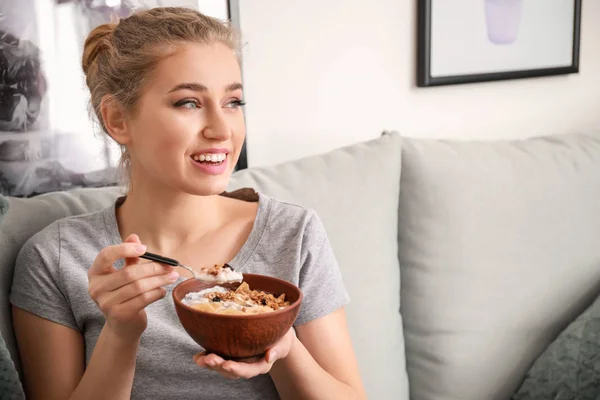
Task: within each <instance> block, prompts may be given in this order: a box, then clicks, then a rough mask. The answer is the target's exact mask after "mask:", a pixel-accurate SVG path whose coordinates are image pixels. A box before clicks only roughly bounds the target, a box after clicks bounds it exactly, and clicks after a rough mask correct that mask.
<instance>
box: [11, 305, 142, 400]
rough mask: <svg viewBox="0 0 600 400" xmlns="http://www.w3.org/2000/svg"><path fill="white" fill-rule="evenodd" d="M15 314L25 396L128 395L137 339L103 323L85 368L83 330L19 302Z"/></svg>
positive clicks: (111, 396) (37, 397)
mask: <svg viewBox="0 0 600 400" xmlns="http://www.w3.org/2000/svg"><path fill="white" fill-rule="evenodd" d="M13 320H14V328H15V334H16V336H17V342H18V346H19V353H20V357H21V364H22V366H23V373H24V377H25V379H24V380H25V385H24V386H25V391H26V393H27V398H28V399H33V400H37V399H43V400H54V399H95V398H97V399H107V398H110V399H129V394H130V393H131V385H132V383H133V373H134V370H135V358H136V354H137V349H138V343H136V342H134V343H127V342H125V341H123V340H120V339H119V338H117V337H116V336H115V335H113V334H111V331H110V330H109V329H107V328H106V326H105V327H104V329H103V330H102V332H101V334H100V337H99V338H98V342H97V344H96V347H95V349H94V353H93V354H92V357H91V360H90V363H89V365H88V367H87V369H85V347H84V341H83V336H82V335H81V333H79V332H77V331H76V330H74V329H72V328H69V327H66V326H64V325H60V324H57V323H55V322H51V321H49V320H47V319H44V318H41V317H38V316H36V315H34V314H32V313H29V312H27V311H24V310H22V309H20V308H18V307H13ZM84 370H85V373H84Z"/></svg>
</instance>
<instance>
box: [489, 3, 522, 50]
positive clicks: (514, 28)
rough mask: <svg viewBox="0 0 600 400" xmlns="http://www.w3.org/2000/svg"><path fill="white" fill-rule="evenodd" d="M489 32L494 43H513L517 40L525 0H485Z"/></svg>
mask: <svg viewBox="0 0 600 400" xmlns="http://www.w3.org/2000/svg"><path fill="white" fill-rule="evenodd" d="M484 1H485V22H486V26H487V34H488V38H489V40H490V42H492V43H493V44H500V45H506V44H512V43H514V42H515V41H516V40H517V36H518V34H519V25H520V24H521V11H522V8H523V0H484Z"/></svg>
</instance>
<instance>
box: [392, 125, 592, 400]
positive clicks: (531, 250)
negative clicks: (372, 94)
mask: <svg viewBox="0 0 600 400" xmlns="http://www.w3.org/2000/svg"><path fill="white" fill-rule="evenodd" d="M398 221H399V227H400V228H399V235H398V237H399V253H398V254H399V258H400V265H401V272H402V291H401V293H402V296H401V301H402V315H403V320H404V324H405V325H404V326H405V339H406V346H407V353H406V354H407V368H408V373H409V378H410V382H411V399H414V400H433V399H435V400H444V399H448V400H450V399H452V400H481V399H507V398H509V396H510V393H511V392H512V391H513V390H514V389H516V388H517V387H518V385H519V383H520V381H521V380H522V378H523V376H524V375H525V372H526V371H527V369H528V368H529V366H530V365H531V363H532V362H533V361H534V359H535V358H536V357H537V356H538V355H539V354H540V353H541V352H542V351H543V350H544V349H545V348H546V346H547V345H548V344H549V343H550V342H551V341H552V339H553V338H554V337H555V336H556V335H557V334H558V332H560V331H561V330H562V329H563V328H564V327H565V326H566V325H567V324H568V323H569V322H570V321H571V320H572V319H573V318H574V317H575V316H576V315H577V314H578V313H579V312H581V311H582V309H583V308H584V307H585V306H586V305H587V304H589V302H590V301H591V299H592V298H594V297H595V296H596V294H597V293H598V291H599V289H600V288H599V283H600V138H599V137H594V136H586V135H566V136H559V137H545V138H533V139H528V140H520V141H502V142H481V143H477V142H475V143H474V142H471V143H467V142H453V141H438V140H416V139H405V141H404V143H403V161H402V181H401V191H400V209H399V219H398Z"/></svg>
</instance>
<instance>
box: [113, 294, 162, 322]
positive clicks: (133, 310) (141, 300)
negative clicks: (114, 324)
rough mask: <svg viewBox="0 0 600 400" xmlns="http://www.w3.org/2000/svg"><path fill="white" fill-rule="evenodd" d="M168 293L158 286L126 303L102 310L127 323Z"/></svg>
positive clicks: (116, 319)
mask: <svg viewBox="0 0 600 400" xmlns="http://www.w3.org/2000/svg"><path fill="white" fill-rule="evenodd" d="M166 294H167V291H166V290H165V289H164V288H162V287H159V288H156V289H153V290H150V291H147V292H144V293H142V294H140V295H139V296H136V297H134V298H132V299H130V300H128V301H126V302H124V303H121V304H117V305H114V306H111V307H109V308H107V309H106V310H102V312H103V313H105V315H106V316H107V318H111V319H112V320H114V321H118V322H119V323H124V322H125V323H126V322H127V321H131V320H132V319H133V318H135V317H136V316H137V315H138V314H139V313H140V312H142V310H143V309H144V308H146V307H147V306H148V305H150V304H152V303H154V302H155V301H157V300H160V299H162V298H163V297H165V295H166Z"/></svg>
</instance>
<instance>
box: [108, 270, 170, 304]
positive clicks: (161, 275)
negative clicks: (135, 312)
mask: <svg viewBox="0 0 600 400" xmlns="http://www.w3.org/2000/svg"><path fill="white" fill-rule="evenodd" d="M157 266H158V267H159V268H158V269H155V268H148V269H147V270H149V271H150V272H148V271H141V272H139V271H133V270H138V269H139V270H142V269H143V268H142V265H140V266H137V267H135V268H133V267H129V268H124V269H123V270H121V271H119V272H117V273H115V274H112V275H111V276H109V277H106V278H107V279H106V280H107V281H108V280H109V278H113V275H114V276H115V279H112V282H110V284H112V285H113V286H117V285H120V286H119V287H118V288H116V289H115V290H108V291H106V290H105V291H103V293H102V294H101V295H100V296H99V298H98V299H97V301H98V306H99V307H100V309H102V310H104V309H109V308H111V307H112V306H114V305H117V304H120V303H125V302H127V301H129V300H131V299H134V298H135V297H138V296H140V295H142V294H143V293H146V292H150V291H152V290H154V289H157V288H160V287H162V286H165V285H169V284H171V283H173V282H175V281H176V280H177V278H179V274H178V273H177V272H176V271H171V272H168V273H165V272H164V268H162V267H161V266H160V265H157ZM127 269H128V270H130V271H133V272H128V271H125V270H127ZM155 270H156V271H160V272H158V273H157V274H154V273H155ZM143 273H152V274H154V275H151V276H147V277H143V276H144V275H143ZM125 276H126V277H125ZM136 276H142V277H141V278H138V279H135V277H136ZM119 277H120V278H122V279H120V280H119V279H118V278H119ZM132 277H133V278H132ZM124 282H127V283H126V284H124V285H123V284H122V283H124Z"/></svg>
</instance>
